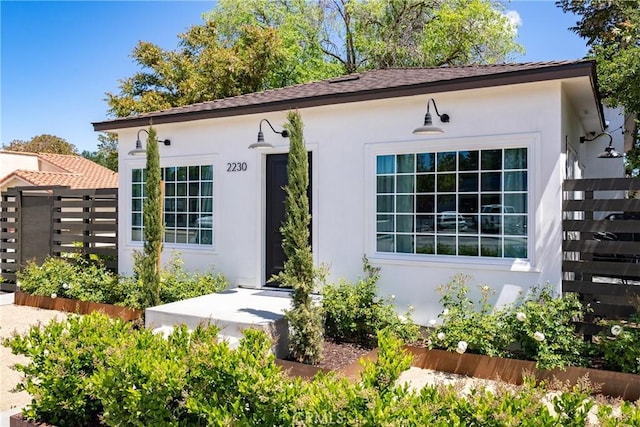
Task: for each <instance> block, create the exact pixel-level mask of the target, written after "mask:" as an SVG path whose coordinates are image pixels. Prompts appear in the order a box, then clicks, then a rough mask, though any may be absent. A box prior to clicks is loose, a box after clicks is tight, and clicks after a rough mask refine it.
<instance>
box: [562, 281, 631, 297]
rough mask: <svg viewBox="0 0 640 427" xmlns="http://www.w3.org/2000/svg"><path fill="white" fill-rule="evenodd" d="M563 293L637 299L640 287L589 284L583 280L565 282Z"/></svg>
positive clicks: (616, 284) (617, 284)
mask: <svg viewBox="0 0 640 427" xmlns="http://www.w3.org/2000/svg"><path fill="white" fill-rule="evenodd" d="M562 291H563V292H575V293H579V294H592V295H613V296H628V297H636V296H639V295H640V286H639V285H624V284H621V283H599V282H588V281H583V280H563V281H562Z"/></svg>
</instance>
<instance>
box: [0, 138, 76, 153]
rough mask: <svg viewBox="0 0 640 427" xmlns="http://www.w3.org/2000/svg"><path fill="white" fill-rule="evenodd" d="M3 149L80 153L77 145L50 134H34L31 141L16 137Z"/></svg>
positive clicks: (29, 151) (3, 146)
mask: <svg viewBox="0 0 640 427" xmlns="http://www.w3.org/2000/svg"><path fill="white" fill-rule="evenodd" d="M2 149H3V150H10V151H22V152H27V153H52V154H78V150H77V148H76V146H75V145H73V144H70V143H68V142H67V141H66V140H65V139H63V138H60V137H57V136H55V135H49V134H42V135H38V136H34V137H33V138H31V140H29V141H22V140H19V139H14V140H13V141H11V142H10V143H9V144H3V145H2Z"/></svg>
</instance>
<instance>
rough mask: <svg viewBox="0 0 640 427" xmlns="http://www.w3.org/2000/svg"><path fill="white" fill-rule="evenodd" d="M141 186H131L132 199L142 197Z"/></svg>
mask: <svg viewBox="0 0 640 427" xmlns="http://www.w3.org/2000/svg"><path fill="white" fill-rule="evenodd" d="M142 185H143V184H133V185H132V186H131V196H132V197H142Z"/></svg>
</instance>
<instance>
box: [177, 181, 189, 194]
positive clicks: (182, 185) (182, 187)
mask: <svg viewBox="0 0 640 427" xmlns="http://www.w3.org/2000/svg"><path fill="white" fill-rule="evenodd" d="M176 194H177V195H178V196H186V195H187V183H186V182H179V183H177V184H176Z"/></svg>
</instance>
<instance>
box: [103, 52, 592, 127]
mask: <svg viewBox="0 0 640 427" xmlns="http://www.w3.org/2000/svg"><path fill="white" fill-rule="evenodd" d="M573 77H590V80H591V87H592V90H593V92H594V94H595V96H596V100H597V103H598V105H599V116H600V123H601V126H604V112H603V108H602V102H601V100H600V94H599V91H598V85H597V78H596V70H595V62H594V61H583V62H577V63H571V64H563V65H556V66H550V67H544V68H536V69H530V70H519V71H511V72H505V73H500V74H488V75H482V76H471V77H462V78H457V79H451V80H439V81H436V82H426V83H419V84H414V85H405V86H397V87H390V88H382V89H371V90H363V91H358V92H347V93H337V94H329V95H319V96H310V97H303V98H297V99H292V100H280V101H273V102H267V103H260V104H252V105H242V106H238V107H229V108H220V109H211V110H200V111H186V112H170V111H168V112H165V113H162V112H158V113H150V114H145V115H144V116H142V117H130V118H120V119H114V120H108V121H102V122H94V123H92V125H93V129H94V131H108V130H114V129H124V128H131V127H139V126H149V124H150V122H151V121H153V124H166V123H178V122H186V121H193V120H204V119H212V118H220V117H230V116H240V115H248V114H258V113H267V112H273V111H283V110H291V109H301V108H309V107H318V106H323V105H332V104H344V103H349V102H360V101H371V100H376V99H386V98H399V97H404V96H414V95H422V94H425V93H439V92H453V91H459V90H469V89H479V88H485V87H496V86H506V85H511V84H521V83H533V82H541V81H548V80H556V79H567V78H573Z"/></svg>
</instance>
